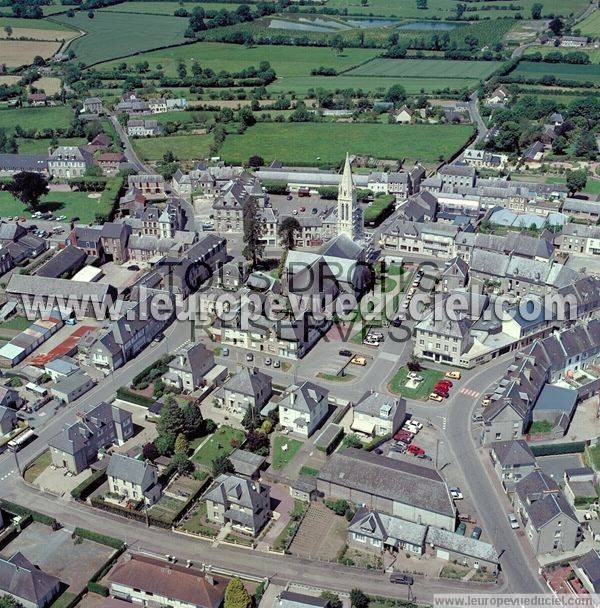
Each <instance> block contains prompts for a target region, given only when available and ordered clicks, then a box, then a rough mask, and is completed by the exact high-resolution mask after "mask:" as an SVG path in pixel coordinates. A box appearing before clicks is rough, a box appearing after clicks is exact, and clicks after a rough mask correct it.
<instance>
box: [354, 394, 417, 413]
mask: <svg viewBox="0 0 600 608" xmlns="http://www.w3.org/2000/svg"><path fill="white" fill-rule="evenodd" d="M403 401H404V400H403V399H398V398H396V397H390V395H385V394H383V393H378V392H376V391H373V390H371V391H367V392H366V393H365V394H364V395H363V396H362V397H361V399H360V400H359V401H358V402H357V404H356V405H355V406H354V411H355V412H360V413H362V414H368V415H369V416H374V417H375V418H382V419H385V420H388V419H393V418H394V417H395V415H396V412H397V410H398V408H399V407H402V406H403V407H404V410H406V403H403Z"/></svg>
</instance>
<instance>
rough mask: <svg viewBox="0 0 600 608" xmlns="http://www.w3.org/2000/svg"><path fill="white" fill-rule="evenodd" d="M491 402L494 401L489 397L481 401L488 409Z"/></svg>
mask: <svg viewBox="0 0 600 608" xmlns="http://www.w3.org/2000/svg"><path fill="white" fill-rule="evenodd" d="M491 402H492V400H491V399H490V398H489V397H485V398H483V399H482V400H481V405H482V406H483V407H487V406H488V405H489V404H490V403H491Z"/></svg>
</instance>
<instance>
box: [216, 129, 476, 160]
mask: <svg viewBox="0 0 600 608" xmlns="http://www.w3.org/2000/svg"><path fill="white" fill-rule="evenodd" d="M472 132H473V128H472V127H471V126H470V125H388V124H367V123H363V124H361V123H356V124H350V123H302V124H299V123H272V124H269V123H266V124H257V125H255V126H253V127H250V128H249V129H247V130H246V131H245V133H243V134H242V135H237V134H236V135H228V136H227V138H226V140H225V143H224V144H223V145H222V146H221V148H220V150H219V156H221V157H222V158H223V159H224V160H225V161H226V162H228V163H231V164H240V163H247V162H248V158H249V157H250V156H252V155H253V154H258V155H260V156H262V157H263V158H264V159H265V162H267V163H269V162H271V161H272V160H275V159H277V160H280V161H281V162H283V163H284V164H290V165H306V166H312V165H315V164H319V163H321V164H323V163H331V164H334V163H340V162H341V161H342V160H343V159H344V157H345V155H346V153H347V151H348V150H352V153H353V154H369V155H372V156H376V157H379V158H398V159H401V158H406V159H411V160H421V161H423V162H436V161H437V160H438V158H439V157H443V158H447V157H449V156H450V155H451V154H453V153H454V152H455V151H456V150H457V149H458V148H459V147H460V146H462V145H463V144H464V143H465V141H466V140H467V139H468V138H469V136H470V135H471V133H472Z"/></svg>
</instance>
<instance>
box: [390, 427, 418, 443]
mask: <svg viewBox="0 0 600 608" xmlns="http://www.w3.org/2000/svg"><path fill="white" fill-rule="evenodd" d="M413 438H414V433H411V432H410V431H405V430H404V429H402V430H400V431H398V432H397V433H396V434H395V435H394V439H395V440H396V441H404V442H405V443H410V442H411V441H412V440H413Z"/></svg>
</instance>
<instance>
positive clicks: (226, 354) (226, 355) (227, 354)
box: [221, 346, 229, 357]
mask: <svg viewBox="0 0 600 608" xmlns="http://www.w3.org/2000/svg"><path fill="white" fill-rule="evenodd" d="M221 355H222V356H223V357H228V356H229V349H228V348H227V347H226V346H224V347H223V349H222V350H221Z"/></svg>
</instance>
